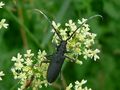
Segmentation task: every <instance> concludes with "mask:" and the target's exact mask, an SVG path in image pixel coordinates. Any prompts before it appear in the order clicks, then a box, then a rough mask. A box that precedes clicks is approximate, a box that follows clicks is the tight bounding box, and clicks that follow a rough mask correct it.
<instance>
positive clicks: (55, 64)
mask: <svg viewBox="0 0 120 90" xmlns="http://www.w3.org/2000/svg"><path fill="white" fill-rule="evenodd" d="M35 10H36V11H38V12H40V13H41V14H42V15H43V16H44V17H45V18H46V19H47V20H48V21H49V23H50V24H51V26H52V27H53V29H54V31H55V33H56V34H57V35H58V37H59V39H60V40H61V41H60V44H59V45H58V46H57V50H56V52H55V53H53V54H52V55H50V57H51V60H50V64H49V66H48V70H47V81H48V82H49V83H52V82H54V81H55V80H56V79H57V77H58V75H59V73H60V71H61V68H62V65H63V62H64V60H65V58H68V59H69V60H71V61H75V60H74V59H72V58H70V57H68V56H66V55H65V53H67V50H66V45H67V41H69V40H70V38H71V37H73V35H74V34H75V33H76V31H77V30H78V29H79V28H80V27H81V26H83V24H84V23H86V22H87V21H88V20H90V19H92V18H94V17H98V16H99V17H102V16H101V15H94V16H92V17H90V18H88V19H87V20H86V21H85V22H83V23H82V24H81V25H80V26H78V27H77V29H76V30H75V31H74V32H73V33H72V34H71V35H70V36H69V37H68V38H67V39H66V40H63V39H62V36H61V35H60V34H59V33H58V31H57V30H56V29H55V27H54V26H53V25H52V22H51V21H50V19H48V17H47V16H46V15H45V14H44V13H43V12H42V11H40V10H38V9H35ZM45 62H46V61H45Z"/></svg>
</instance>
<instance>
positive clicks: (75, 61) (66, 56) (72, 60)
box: [65, 55, 76, 62]
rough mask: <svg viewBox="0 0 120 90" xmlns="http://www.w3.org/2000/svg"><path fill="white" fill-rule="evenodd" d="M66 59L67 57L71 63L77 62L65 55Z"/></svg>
mask: <svg viewBox="0 0 120 90" xmlns="http://www.w3.org/2000/svg"><path fill="white" fill-rule="evenodd" d="M65 57H66V58H68V59H69V60H70V61H71V62H76V60H75V59H73V58H70V57H69V56H66V55H65Z"/></svg>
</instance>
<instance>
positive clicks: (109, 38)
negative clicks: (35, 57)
mask: <svg viewBox="0 0 120 90" xmlns="http://www.w3.org/2000/svg"><path fill="white" fill-rule="evenodd" d="M2 1H3V2H5V4H6V5H5V7H4V8H3V9H0V20H1V19H2V18H5V19H6V20H7V22H8V23H9V28H8V29H7V30H3V28H2V29H1V30H0V70H2V71H4V73H5V76H4V77H3V81H0V90H13V89H12V88H14V87H15V85H17V82H18V81H15V80H13V75H12V72H11V70H10V69H11V67H12V66H13V62H11V58H12V56H15V55H16V54H17V53H18V52H21V53H22V52H25V50H26V49H32V51H34V52H37V51H38V49H41V50H46V52H47V53H49V54H51V53H52V52H53V51H54V46H53V45H52V43H51V39H52V33H51V27H50V25H49V23H48V22H47V21H46V20H45V19H44V17H43V16H42V15H39V14H38V13H36V12H35V11H34V10H33V9H35V8H38V9H40V10H42V11H43V12H45V13H46V14H47V15H48V16H49V17H50V18H51V19H53V20H55V21H56V22H60V23H65V22H66V21H68V20H69V19H72V20H74V21H76V22H77V19H81V18H83V17H85V18H88V17H90V16H92V15H95V14H100V15H102V16H103V20H100V19H94V20H92V21H90V22H89V24H90V27H91V31H92V32H94V33H96V34H97V39H98V41H97V43H98V44H97V45H96V47H99V48H100V50H101V52H100V61H96V62H94V61H92V60H91V61H89V60H88V61H84V62H83V63H84V64H83V65H81V66H80V65H76V64H73V63H65V64H64V67H63V69H62V73H63V76H64V79H65V81H66V83H67V85H69V83H70V82H74V81H76V80H79V81H81V79H86V80H87V81H88V82H87V86H88V87H91V88H92V89H93V90H119V89H120V84H119V83H120V78H119V76H120V10H119V8H120V0H60V1H57V0H2ZM80 59H81V57H80ZM71 67H72V68H71ZM57 82H58V83H59V82H60V83H59V84H60V85H61V87H63V86H64V85H62V84H61V81H60V79H58V80H57ZM15 88H16V87H15ZM53 88H54V89H52V88H51V87H50V88H48V89H46V90H58V87H53ZM43 90H44V89H43Z"/></svg>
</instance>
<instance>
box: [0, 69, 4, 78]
mask: <svg viewBox="0 0 120 90" xmlns="http://www.w3.org/2000/svg"><path fill="white" fill-rule="evenodd" d="M4 75H5V74H4V73H3V71H0V80H2V78H1V77H2V76H4Z"/></svg>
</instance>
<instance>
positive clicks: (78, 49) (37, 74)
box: [11, 18, 100, 90]
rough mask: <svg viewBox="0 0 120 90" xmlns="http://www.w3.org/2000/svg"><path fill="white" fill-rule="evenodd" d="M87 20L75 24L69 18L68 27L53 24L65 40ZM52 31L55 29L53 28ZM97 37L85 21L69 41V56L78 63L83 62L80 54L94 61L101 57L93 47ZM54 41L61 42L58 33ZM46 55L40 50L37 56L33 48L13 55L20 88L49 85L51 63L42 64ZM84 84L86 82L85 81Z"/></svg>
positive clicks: (16, 77)
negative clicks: (47, 77) (22, 53)
mask: <svg viewBox="0 0 120 90" xmlns="http://www.w3.org/2000/svg"><path fill="white" fill-rule="evenodd" d="M86 20H87V19H84V18H83V19H82V20H78V22H77V24H75V23H74V22H73V21H72V20H69V21H68V23H65V26H66V27H65V28H64V29H63V28H61V24H60V23H57V24H56V23H55V22H54V21H53V22H52V25H53V26H54V27H55V28H56V30H58V32H59V33H60V35H61V36H62V38H63V40H66V39H67V38H68V36H70V35H71V34H72V33H73V32H74V31H75V30H76V28H77V25H81V24H82V23H83V22H85V21H86ZM52 32H54V31H53V30H52ZM95 37H96V34H94V33H91V32H90V28H89V25H88V24H86V23H84V24H83V26H82V27H81V28H79V30H78V31H77V32H76V33H75V35H74V37H72V38H71V39H70V40H69V41H68V42H67V43H68V44H67V50H68V52H70V53H66V54H67V56H69V57H72V58H74V59H75V60H76V63H78V64H82V61H81V60H79V58H78V57H79V56H83V58H84V59H88V58H91V59H94V61H96V60H97V59H99V56H98V55H97V54H98V53H99V52H100V50H99V49H93V47H92V46H93V45H94V43H95V41H94V40H95ZM52 42H54V43H56V44H59V43H60V40H59V38H58V36H57V35H56V33H54V35H53V39H52ZM46 55H47V53H46V52H45V51H41V50H39V52H38V55H37V56H36V55H35V54H34V53H31V50H27V53H26V54H24V55H21V54H20V53H18V54H17V57H14V56H13V57H12V61H13V62H14V66H13V67H12V69H11V70H12V72H13V75H14V79H19V80H20V81H19V83H20V84H21V87H20V88H18V90H23V89H24V88H27V86H28V85H30V86H32V89H33V90H36V89H38V88H41V87H42V86H43V85H45V86H48V82H47V80H46V71H47V69H48V65H49V64H46V63H43V64H41V62H42V61H44V60H47V58H46V57H45V56H46ZM66 60H67V59H65V61H66ZM84 82H85V81H84ZM75 84H76V86H75V87H77V86H79V85H81V84H78V82H76V83H75ZM82 84H84V83H83V81H82ZM70 86H71V85H70ZM79 88H80V87H79ZM67 90H69V89H67ZM75 90H79V89H75ZM80 90H91V89H80Z"/></svg>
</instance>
